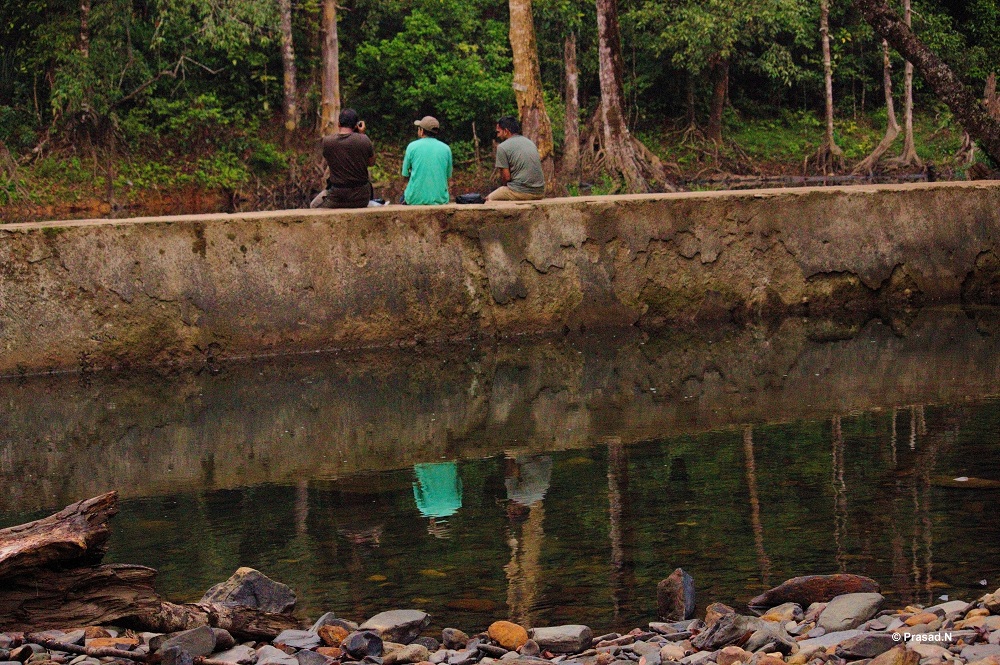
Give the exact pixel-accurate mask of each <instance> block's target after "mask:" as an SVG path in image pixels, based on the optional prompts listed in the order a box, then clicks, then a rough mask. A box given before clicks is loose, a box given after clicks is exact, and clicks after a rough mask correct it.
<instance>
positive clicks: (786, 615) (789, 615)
mask: <svg viewBox="0 0 1000 665" xmlns="http://www.w3.org/2000/svg"><path fill="white" fill-rule="evenodd" d="M803 616H805V613H804V612H803V611H802V606H801V605H799V604H798V603H782V604H781V605H778V606H777V607H772V608H771V609H770V610H768V611H767V612H766V613H764V614H763V615H761V617H760V618H761V619H763V620H764V621H775V622H778V623H786V622H788V621H801V620H802V617H803ZM720 665H721V663H720Z"/></svg>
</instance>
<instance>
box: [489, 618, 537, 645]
mask: <svg viewBox="0 0 1000 665" xmlns="http://www.w3.org/2000/svg"><path fill="white" fill-rule="evenodd" d="M486 634H487V635H489V636H490V639H491V640H493V641H494V642H496V643H497V644H499V645H500V646H502V647H503V648H504V649H507V650H510V651H513V650H515V649H520V648H521V645H522V644H524V643H525V642H527V641H528V631H526V630H525V629H524V628H522V627H521V626H519V625H517V624H516V623H512V622H510V621H494V622H493V623H491V624H490V627H489V628H488V629H487V631H486Z"/></svg>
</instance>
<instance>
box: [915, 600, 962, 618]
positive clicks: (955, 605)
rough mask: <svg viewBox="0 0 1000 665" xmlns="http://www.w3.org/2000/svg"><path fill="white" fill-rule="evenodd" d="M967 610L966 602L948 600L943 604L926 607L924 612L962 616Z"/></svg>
mask: <svg viewBox="0 0 1000 665" xmlns="http://www.w3.org/2000/svg"><path fill="white" fill-rule="evenodd" d="M968 610H969V603H967V602H966V601H964V600H949V601H947V602H944V603H939V604H937V605H932V606H931V607H928V608H927V610H926V611H928V612H934V613H935V614H942V615H944V616H948V615H949V614H955V613H956V612H961V613H963V614H964V613H965V612H967V611H968Z"/></svg>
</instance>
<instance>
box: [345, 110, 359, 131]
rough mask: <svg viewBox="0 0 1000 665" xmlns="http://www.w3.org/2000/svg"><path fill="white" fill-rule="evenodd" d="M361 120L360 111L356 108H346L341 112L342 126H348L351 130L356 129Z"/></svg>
mask: <svg viewBox="0 0 1000 665" xmlns="http://www.w3.org/2000/svg"><path fill="white" fill-rule="evenodd" d="M359 122H361V117H360V116H359V115H358V112H357V111H355V110H354V109H344V110H343V111H341V112H340V126H341V127H346V128H347V129H350V130H352V131H353V130H356V129H357V128H358V123H359Z"/></svg>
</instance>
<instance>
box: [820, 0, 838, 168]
mask: <svg viewBox="0 0 1000 665" xmlns="http://www.w3.org/2000/svg"><path fill="white" fill-rule="evenodd" d="M819 16H820V18H819V34H820V39H821V41H822V43H823V89H824V93H825V94H824V99H825V105H826V135H825V136H824V138H823V145H821V146H820V148H819V150H818V151H817V153H816V164H817V165H818V166H819V167H820V168H821V169H822V170H823V172H824V173H829V172H831V171H833V170H836V169H838V168H840V167H842V166H843V165H844V151H843V150H842V149H841V148H840V146H839V145H837V141H836V139H834V137H833V58H832V56H831V55H830V0H819Z"/></svg>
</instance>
